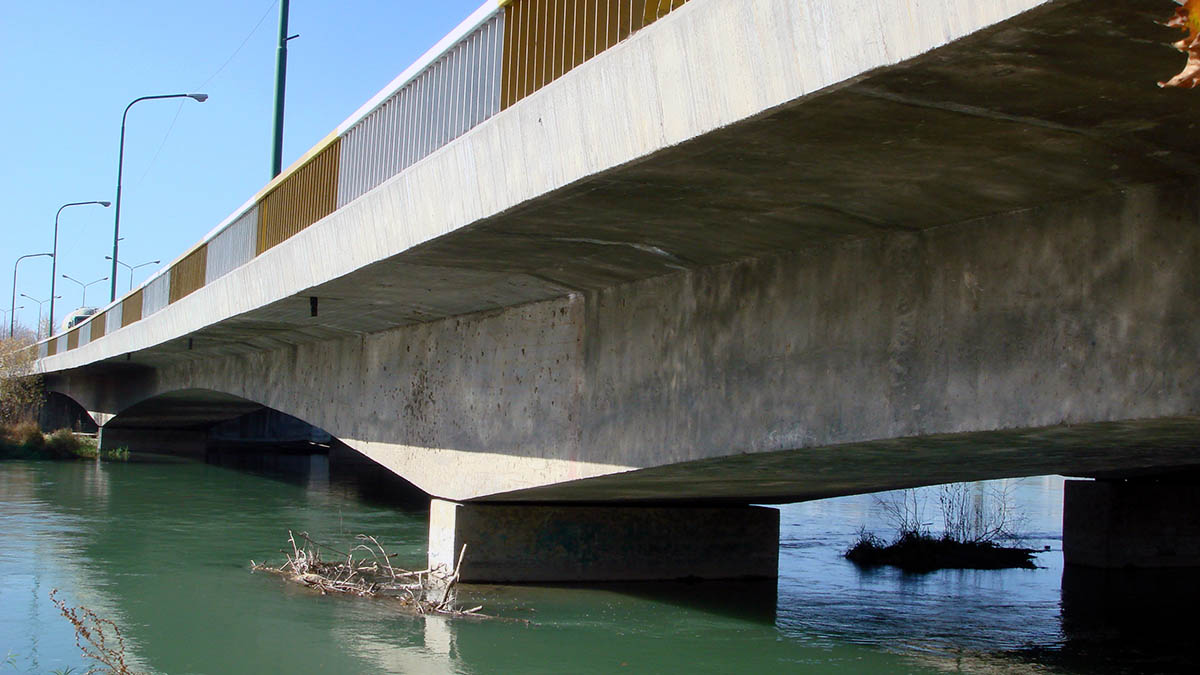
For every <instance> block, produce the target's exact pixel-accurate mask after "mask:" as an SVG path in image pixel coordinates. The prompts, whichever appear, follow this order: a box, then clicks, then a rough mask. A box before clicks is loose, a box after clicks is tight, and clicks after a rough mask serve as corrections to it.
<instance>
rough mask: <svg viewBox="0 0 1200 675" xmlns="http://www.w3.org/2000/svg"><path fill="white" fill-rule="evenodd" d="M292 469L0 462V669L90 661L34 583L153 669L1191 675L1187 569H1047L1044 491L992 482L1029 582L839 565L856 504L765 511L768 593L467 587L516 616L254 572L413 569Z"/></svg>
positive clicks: (1058, 496)
mask: <svg viewBox="0 0 1200 675" xmlns="http://www.w3.org/2000/svg"><path fill="white" fill-rule="evenodd" d="M135 459H139V458H135ZM293 461H296V462H299V463H300V464H301V465H302V467H303V468H305V469H307V470H306V471H305V472H303V473H300V474H296V473H295V472H293V473H291V474H289V475H287V476H284V475H275V474H266V473H263V472H247V471H242V470H235V469H232V468H225V467H221V466H215V465H210V464H203V463H199V462H193V461H184V460H177V459H171V458H153V457H149V458H140V459H139V461H131V462H129V463H105V464H96V463H93V462H26V461H5V462H0V532H2V533H3V536H2V539H0V673H4V672H29V673H49V672H53V671H59V672H62V671H65V670H66V669H72V671H71V672H75V673H79V672H82V671H83V670H85V669H86V667H87V666H88V665H90V664H88V663H87V662H85V661H84V659H83V658H82V657H81V655H80V653H79V650H78V648H77V647H76V646H75V635H74V630H73V629H72V627H71V625H70V624H69V623H68V622H67V621H66V620H65V619H63V618H62V616H61V615H60V614H59V613H58V611H57V609H56V608H55V607H54V606H53V604H52V603H51V601H50V598H49V593H50V591H51V590H52V589H59V595H60V597H62V598H63V599H64V600H66V601H67V602H68V603H69V604H71V605H84V606H86V607H88V608H89V609H91V610H93V611H95V612H96V613H97V614H98V615H100V616H102V617H104V618H107V619H110V620H112V621H113V622H115V623H116V624H117V625H118V626H120V628H121V630H122V632H123V635H124V637H125V641H126V655H127V658H128V661H129V663H130V664H131V665H132V666H133V667H134V668H135V669H137V670H141V671H148V672H159V673H172V674H176V673H230V674H232V673H266V672H288V673H493V672H497V673H513V672H520V673H561V672H574V673H589V672H595V673H611V672H639V673H644V672H688V673H733V672H738V673H757V672H801V673H805V672H830V671H839V672H914V673H918V672H955V671H964V672H1027V671H1031V672H1089V673H1090V672H1164V671H1177V672H1185V671H1190V670H1191V668H1192V661H1193V659H1192V657H1191V654H1190V648H1191V642H1190V640H1191V639H1192V636H1193V635H1194V634H1195V628H1196V627H1197V622H1196V620H1195V619H1194V618H1191V617H1192V614H1191V612H1190V611H1187V610H1190V609H1191V607H1192V606H1194V605H1192V604H1191V603H1194V602H1195V598H1196V597H1197V596H1196V582H1195V580H1194V579H1193V578H1192V575H1180V574H1175V575H1171V576H1168V577H1164V576H1162V575H1151V576H1150V577H1144V576H1143V577H1138V578H1136V579H1132V580H1131V578H1129V577H1125V576H1120V577H1116V578H1114V577H1112V576H1105V575H1098V574H1089V573H1084V572H1075V571H1069V572H1068V574H1066V575H1065V576H1064V569H1063V564H1062V546H1061V543H1062V539H1061V513H1062V479H1061V478H1058V477H1040V478H1026V479H1021V480H1016V481H1010V482H1009V487H1010V488H1011V491H1012V494H1013V500H1014V503H1015V504H1016V505H1017V506H1018V507H1019V508H1020V509H1021V511H1022V512H1023V513H1024V514H1025V516H1026V517H1027V519H1028V520H1027V523H1026V524H1025V526H1024V528H1025V532H1026V534H1027V539H1026V543H1027V544H1028V545H1029V546H1030V547H1032V548H1037V549H1042V548H1044V547H1049V550H1048V551H1045V552H1043V553H1040V554H1038V556H1037V563H1038V565H1039V568H1038V569H1035V570H1005V571H940V572H934V573H929V574H905V573H902V572H899V571H895V570H892V569H876V570H869V571H864V570H860V569H858V568H857V567H855V566H854V565H852V564H851V563H848V562H847V561H845V560H844V559H842V557H841V553H842V551H844V550H845V548H846V547H847V546H849V545H850V544H851V543H852V542H853V541H854V540H855V539H856V536H857V531H858V530H859V528H860V527H861V526H866V527H867V528H868V529H872V530H874V531H876V532H878V533H879V534H881V535H886V534H888V523H887V517H886V513H885V512H884V510H883V509H882V508H881V507H880V504H879V503H878V501H877V500H876V499H875V498H873V497H871V496H855V497H844V498H839V499H830V500H823V501H818V502H809V503H803V504H792V505H786V506H783V507H781V521H782V524H781V544H780V577H779V580H778V582H777V583H775V582H772V583H766V584H724V583H704V584H634V585H627V586H603V587H594V586H593V587H566V588H553V587H549V588H548V587H530V586H469V587H464V588H463V590H462V591H461V596H460V600H461V601H462V602H464V603H467V604H481V605H484V611H486V612H488V613H490V614H495V615H499V616H502V617H507V618H510V619H521V620H523V621H472V620H447V619H444V618H440V617H425V618H423V617H414V616H408V615H404V614H400V613H397V611H395V609H394V608H393V607H390V606H388V605H387V604H386V603H382V602H379V601H373V600H370V599H359V598H351V597H333V596H317V595H314V594H312V593H310V592H307V591H305V590H302V589H297V588H294V587H291V586H288V585H286V584H285V583H284V582H283V581H281V580H280V579H278V578H276V577H273V576H270V575H265V574H253V573H251V572H250V571H249V565H250V561H251V559H253V560H256V561H263V560H267V561H273V562H280V561H281V560H282V555H281V554H280V552H279V551H280V549H281V547H283V546H284V545H285V544H286V538H287V530H288V529H289V528H291V529H293V530H297V531H306V532H309V533H311V534H312V535H313V536H314V537H315V538H318V539H321V540H324V541H327V542H329V543H331V544H340V545H345V544H346V543H347V542H350V541H351V540H352V539H353V536H354V535H355V534H357V533H360V532H365V533H370V534H374V535H376V536H377V537H379V538H380V539H381V540H382V542H383V543H384V545H385V546H387V547H388V549H389V550H390V551H393V552H396V553H398V554H399V556H398V559H399V560H400V563H399V564H401V565H405V566H408V567H414V568H419V567H423V566H424V544H425V536H426V521H425V519H426V514H425V513H422V512H421V511H417V510H411V509H406V508H404V507H403V506H400V505H398V504H395V503H388V502H386V501H380V500H378V499H376V498H375V497H373V496H371V495H370V494H369V493H367V492H364V491H363V490H362V489H360V486H358V485H356V484H355V483H353V482H343V481H334V480H330V479H329V472H328V470H327V469H328V467H327V465H325V464H323V462H324V458H322V457H319V456H317V457H313V458H299V459H296V460H293ZM1064 588H1065V589H1066V590H1065V591H1064ZM1114 589H1117V590H1114ZM1130 589H1133V590H1130ZM1180 617H1186V618H1182V619H1181V618H1180Z"/></svg>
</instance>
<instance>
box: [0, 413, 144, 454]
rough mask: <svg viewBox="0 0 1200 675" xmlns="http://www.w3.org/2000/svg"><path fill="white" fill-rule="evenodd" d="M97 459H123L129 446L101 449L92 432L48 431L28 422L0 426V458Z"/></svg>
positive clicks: (127, 452)
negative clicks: (43, 431)
mask: <svg viewBox="0 0 1200 675" xmlns="http://www.w3.org/2000/svg"><path fill="white" fill-rule="evenodd" d="M97 455H99V456H100V459H103V460H110V461H122V462H123V461H126V460H128V459H129V450H128V449H126V448H113V449H111V450H109V449H106V450H103V451H101V450H100V449H99V443H98V441H97V439H96V438H95V437H93V436H90V435H86V434H77V433H74V432H72V431H71V430H70V429H58V430H56V431H54V432H51V433H49V434H46V433H42V431H41V429H39V428H38V426H37V425H36V424H34V423H32V422H23V423H20V424H16V425H12V426H6V427H2V428H0V459H49V460H75V459H96V457H97Z"/></svg>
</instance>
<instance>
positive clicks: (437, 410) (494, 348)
mask: <svg viewBox="0 0 1200 675" xmlns="http://www.w3.org/2000/svg"><path fill="white" fill-rule="evenodd" d="M1195 187H1196V186H1195V184H1194V183H1185V184H1179V185H1168V186H1163V187H1143V188H1136V189H1130V190H1127V191H1122V192H1118V193H1113V194H1108V195H1103V196H1094V197H1092V198H1089V199H1086V200H1077V201H1073V202H1067V203H1062V204H1058V205H1054V206H1046V207H1041V208H1037V209H1031V210H1028V211H1022V212H1017V213H1011V214H1004V215H998V216H993V217H989V218H983V219H978V220H976V221H973V222H971V223H965V224H962V225H958V226H956V227H946V228H935V229H931V230H926V231H922V232H918V233H905V234H890V235H884V236H877V237H872V238H864V239H859V240H855V241H851V242H845V243H837V244H833V245H829V246H824V247H820V248H815V249H811V250H804V251H797V252H794V253H788V254H782V255H777V256H772V257H768V258H760V259H752V260H746V261H742V262H738V263H732V264H728V265H722V266H714V267H709V268H704V269H700V270H687V271H681V272H678V273H676V274H673V275H664V276H660V277H657V278H655V279H651V280H647V281H642V282H637V283H633V284H625V285H621V286H617V287H613V288H610V289H605V290H602V291H597V292H585V293H574V294H571V295H569V296H567V297H565V298H561V299H557V300H550V301H544V302H539V303H532V304H528V305H523V306H521V307H517V308H512V309H510V310H506V311H501V312H489V313H481V314H473V315H468V316H464V317H459V318H456V319H448V320H442V321H434V322H428V323H423V324H418V325H414V326H407V327H401V328H396V329H392V330H390V331H383V332H380V333H376V334H373V335H370V336H363V337H361V338H353V339H344V340H335V341H329V342H317V343H309V344H305V345H300V346H295V347H288V348H283V349H276V350H271V351H263V352H260V353H258V354H253V355H236V356H228V357H223V358H203V359H195V360H192V361H187V362H175V363H174V364H172V365H169V366H166V367H163V368H147V367H145V366H129V367H128V368H127V369H123V370H113V371H112V373H109V374H104V373H102V372H97V371H96V370H89V371H77V372H70V373H61V374H53V375H51V376H50V377H49V380H48V381H49V382H50V385H51V387H52V388H55V389H57V390H60V391H63V392H64V393H68V394H71V395H72V396H74V397H76V398H77V400H79V401H80V402H81V403H83V404H84V405H85V407H87V408H88V409H89V410H109V411H113V412H120V411H126V412H125V413H123V414H122V415H120V416H118V417H117V418H116V419H114V420H113V421H112V422H110V423H109V424H113V425H117V426H156V425H157V426H162V427H167V428H171V427H176V428H179V427H187V426H195V425H196V424H198V423H201V422H203V421H204V420H205V419H210V420H213V421H215V420H216V419H218V418H228V417H233V416H236V414H241V412H245V410H244V409H243V408H241V407H239V406H246V405H253V404H262V405H266V406H269V407H272V408H275V409H277V410H280V411H282V412H285V413H287V414H289V415H293V416H295V417H298V418H300V419H302V420H304V421H306V422H309V423H311V424H313V425H315V426H318V427H321V428H323V429H325V430H327V431H329V432H330V433H331V434H333V435H334V436H336V437H338V438H340V439H342V440H344V441H345V442H346V443H348V444H349V445H351V446H352V447H355V448H356V449H358V450H360V451H362V452H364V453H365V454H367V455H368V456H370V457H372V458H373V459H375V460H376V461H378V462H380V463H381V464H384V465H385V466H388V467H390V468H392V469H393V470H394V471H396V472H397V473H399V474H400V475H402V476H404V477H405V478H407V479H408V480H411V481H412V482H414V483H416V484H417V485H418V486H420V487H421V488H422V489H424V490H426V491H427V492H429V493H431V494H433V495H435V496H438V497H442V498H448V499H454V500H464V499H475V498H481V497H491V498H494V499H501V500H521V501H562V500H584V501H587V500H593V501H605V500H639V501H662V500H718V501H741V500H750V499H753V500H756V501H762V502H783V501H792V500H796V499H805V498H815V497H824V496H833V495H836V494H849V493H852V492H868V491H872V490H879V489H886V488H895V487H907V486H912V485H921V484H930V483H938V482H948V481H954V480H975V479H984V478H996V477H1004V476H1017V475H1037V474H1046V473H1067V474H1074V475H1091V474H1094V473H1099V472H1113V471H1122V470H1132V469H1141V468H1152V467H1168V466H1181V465H1188V464H1200V454H1198V453H1197V452H1196V450H1195V449H1196V447H1197V439H1198V438H1200V372H1198V371H1200V363H1197V361H1196V359H1195V354H1197V353H1200V332H1198V331H1195V330H1194V326H1195V325H1196V320H1197V316H1196V312H1197V309H1198V307H1197V302H1196V297H1195V289H1197V288H1200V265H1198V264H1197V261H1200V228H1198V227H1196V225H1195V223H1196V222H1197V220H1198V217H1200V196H1198V195H1200V190H1196V189H1195ZM117 365H119V364H117ZM111 367H112V368H116V367H117V366H111ZM114 382H120V386H119V387H118V386H115V385H114V384H113V383H114ZM180 390H185V391H180ZM208 391H211V392H222V394H221V395H220V396H217V395H210V394H206V393H205V392H208ZM164 394H165V395H168V396H167V398H165V399H164V398H159V396H160V395H164ZM123 397H124V398H123ZM206 397H209V398H208V399H206ZM139 401H140V402H141V403H139ZM250 402H253V404H251V403H250ZM135 404H137V405H135ZM239 411H241V412H239ZM631 469H641V470H642V471H635V472H630V471H629V470H631ZM608 474H614V475H608ZM584 478H591V480H590V481H584V480H578V479H584Z"/></svg>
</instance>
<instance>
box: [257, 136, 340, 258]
mask: <svg viewBox="0 0 1200 675" xmlns="http://www.w3.org/2000/svg"><path fill="white" fill-rule="evenodd" d="M341 145H342V144H341V139H337V140H335V141H333V142H332V143H330V144H329V145H328V146H326V147H325V149H324V150H322V151H321V152H319V153H317V155H315V156H314V157H313V158H312V159H311V160H309V161H308V163H307V164H305V165H304V166H302V167H300V168H299V169H297V170H296V171H295V172H293V173H292V174H291V175H290V176H288V177H287V178H285V179H284V180H283V181H282V182H281V183H280V184H279V185H277V186H275V188H274V189H273V190H271V191H270V192H268V193H267V195H266V196H265V197H263V199H262V201H261V202H259V205H258V245H257V249H256V255H257V254H260V253H262V252H263V251H266V250H267V249H269V248H271V247H272V246H275V245H277V244H279V243H280V242H283V241H285V240H287V239H288V238H290V237H293V236H295V235H296V234H297V233H299V232H300V231H301V230H303V229H304V228H306V227H308V226H309V225H312V224H313V223H315V222H317V221H318V220H320V219H322V218H324V217H325V216H327V215H329V214H331V213H333V211H334V209H336V208H337V183H338V158H339V156H340V155H341Z"/></svg>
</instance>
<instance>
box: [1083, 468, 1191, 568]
mask: <svg viewBox="0 0 1200 675" xmlns="http://www.w3.org/2000/svg"><path fill="white" fill-rule="evenodd" d="M1197 515H1200V482H1197V481H1195V480H1194V479H1193V480H1188V481H1159V480H1127V481H1117V480H1096V481H1083V480H1071V481H1067V482H1066V485H1065V486H1064V493H1063V558H1064V561H1065V562H1066V563H1067V564H1068V565H1079V566H1084V567H1095V568H1106V569H1114V568H1143V569H1150V568H1170V567H1200V518H1197Z"/></svg>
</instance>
